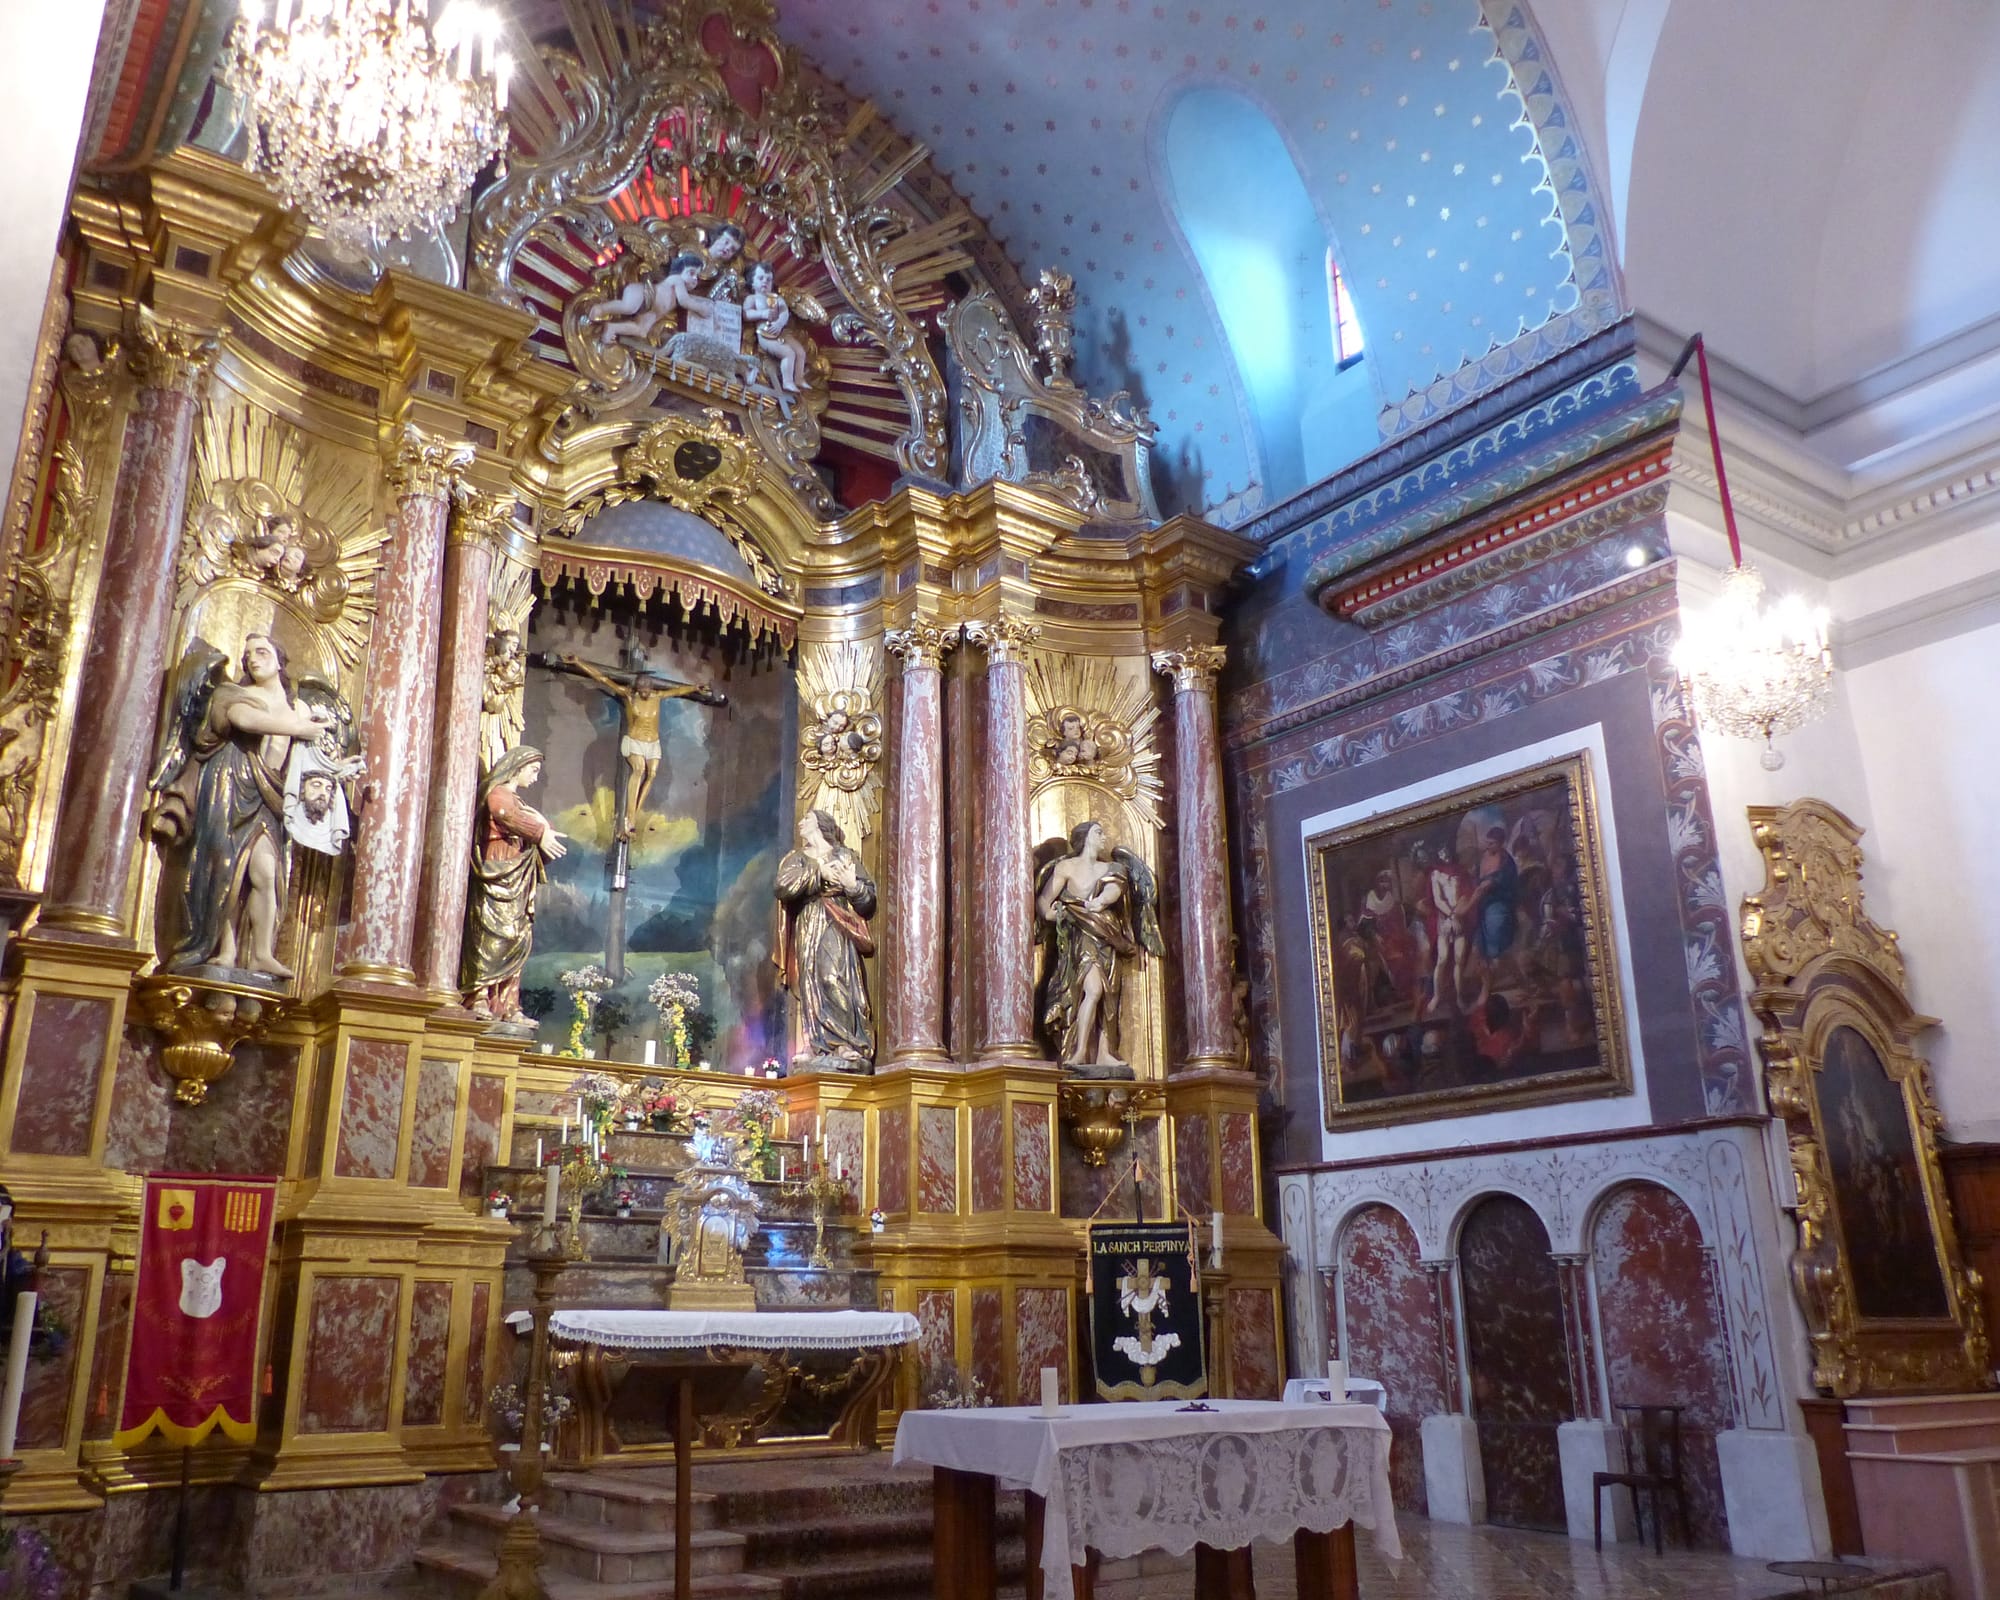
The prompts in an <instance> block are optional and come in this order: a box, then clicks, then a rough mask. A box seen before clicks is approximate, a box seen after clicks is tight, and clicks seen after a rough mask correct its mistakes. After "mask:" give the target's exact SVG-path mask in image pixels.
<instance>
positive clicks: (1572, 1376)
mask: <svg viewBox="0 0 2000 1600" xmlns="http://www.w3.org/2000/svg"><path fill="white" fill-rule="evenodd" d="M1554 1259H1555V1264H1556V1285H1557V1287H1558V1288H1559V1289H1560V1290H1561V1291H1562V1311H1563V1348H1564V1353H1565V1355H1566V1356H1567V1357H1568V1359H1569V1392H1570V1401H1571V1411H1572V1414H1573V1415H1574V1416H1576V1417H1579V1418H1582V1419H1584V1420H1586V1421H1587V1420H1589V1419H1591V1418H1594V1417H1596V1416H1597V1415H1598V1406H1597V1338H1596V1331H1595V1329H1594V1328H1593V1327H1592V1325H1591V1317H1590V1257H1589V1256H1583V1255H1560V1256H1556V1257H1555V1258H1554Z"/></svg>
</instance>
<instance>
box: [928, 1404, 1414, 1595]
mask: <svg viewBox="0 0 2000 1600" xmlns="http://www.w3.org/2000/svg"><path fill="white" fill-rule="evenodd" d="M1208 1404H1210V1405H1211V1406H1213V1407H1214V1408H1215V1409H1214V1410H1213V1411H1188V1410H1185V1409H1184V1408H1183V1407H1182V1405H1181V1404H1180V1402H1178V1401H1173V1400H1156V1401H1121V1402H1116V1403H1112V1404H1107V1405H1087V1406H1065V1407H1063V1409H1062V1411H1061V1412H1060V1414H1059V1415H1057V1416H1055V1417H1045V1416H1043V1415H1042V1414H1041V1412H1040V1410H1039V1409H1038V1408H1035V1407H1029V1406H1013V1407H994V1408H991V1409H983V1410H982V1409H969V1410H963V1411H905V1412H904V1413H903V1417H902V1421H901V1422H900V1423H899V1424H898V1425H897V1428H896V1455H895V1460H896V1464H897V1465H898V1466H901V1465H903V1464H904V1463H906V1462H907V1463H910V1464H912V1465H921V1466H930V1467H945V1468H948V1469H950V1470H952V1471H956V1472H980V1473H985V1474H987V1475H989V1476H991V1477H993V1478H997V1479H998V1480H999V1481H1000V1482H1001V1483H1003V1484H1005V1485H1006V1486H1007V1487H1008V1488H1010V1489H1026V1490H1028V1491H1029V1492H1030V1493H1033V1494H1037V1495H1040V1496H1041V1497H1042V1499H1043V1501H1044V1502H1045V1503H1046V1506H1047V1512H1046V1517H1045V1520H1044V1533H1043V1540H1042V1573H1043V1593H1044V1594H1046V1595H1049V1596H1051V1597H1055V1596H1061V1595H1068V1594H1071V1593H1072V1592H1073V1591H1072V1588H1071V1584H1070V1572H1069V1569H1070V1568H1071V1567H1072V1566H1081V1565H1083V1562H1084V1552H1085V1551H1086V1550H1095V1551H1097V1552H1098V1554H1099V1555H1101V1556H1104V1557H1106V1558H1107V1559H1110V1560H1114V1561H1116V1560H1122V1559H1123V1558H1125V1557H1127V1556H1136V1555H1138V1554H1139V1553H1140V1552H1141V1551H1145V1550H1165V1551H1168V1552H1169V1553H1171V1554H1174V1555H1185V1554H1187V1552H1188V1551H1190V1550H1192V1549H1193V1548H1194V1547H1195V1546H1196V1545H1197V1544H1206V1545H1208V1546H1210V1547H1211V1548H1214V1549H1218V1550H1233V1549H1238V1548H1240V1547H1242V1546H1243V1545H1246V1544H1249V1543H1251V1542H1252V1541H1253V1540H1256V1539H1289V1538H1290V1537H1291V1536H1292V1535H1293V1534H1294V1533H1296V1532H1298V1530H1299V1529H1301V1528H1308V1529H1311V1530H1312V1531H1313V1532H1315V1533H1329V1532H1331V1531H1332V1530H1333V1529H1335V1528H1338V1527H1339V1526H1341V1524H1343V1523H1346V1522H1352V1523H1354V1525H1355V1526H1356V1527H1361V1528H1367V1529H1368V1530H1370V1532H1372V1533H1373V1534H1374V1536H1375V1544H1376V1548H1377V1549H1379V1550H1380V1551H1381V1552H1382V1553H1383V1555H1385V1556H1387V1557H1388V1558H1389V1559H1390V1560H1399V1559H1400V1558H1401V1557H1402V1554H1403V1546H1402V1541H1401V1540H1400V1539H1398V1538H1397V1536H1396V1513H1395V1508H1394V1506H1393V1505H1392V1504H1391V1502H1390V1499H1389V1424H1388V1423H1387V1422H1386V1421H1385V1420H1384V1419H1383V1417H1382V1414H1381V1413H1380V1412H1379V1411H1377V1410H1376V1409H1375V1408H1374V1407H1373V1406H1372V1405H1369V1404H1367V1403H1365V1402H1363V1403H1360V1404H1349V1405H1329V1404H1327V1403H1325V1402H1324V1401H1315V1402H1311V1403H1308V1404H1306V1405H1284V1404H1282V1403H1280V1402H1276V1401H1269V1400H1212V1401H1209V1402H1208Z"/></svg>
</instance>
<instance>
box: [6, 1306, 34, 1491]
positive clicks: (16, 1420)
mask: <svg viewBox="0 0 2000 1600" xmlns="http://www.w3.org/2000/svg"><path fill="white" fill-rule="evenodd" d="M38 1298H39V1297H38V1296H36V1295H35V1294H34V1293H32V1292H31V1291H28V1290H23V1291H22V1292H21V1293H20V1294H19V1295H18V1296H16V1297H15V1300H14V1337H13V1339H12V1340H11V1341H10V1342H9V1343H8V1346H7V1387H6V1389H5V1391H3V1392H0V1461H12V1460H13V1459H14V1435H15V1434H16V1433H18V1432H19V1431H20V1428H21V1385H22V1384H24V1383H26V1382H27V1379H28V1340H29V1339H30V1338H31V1337H32V1336H33V1334H34V1331H35V1303H36V1300H37V1299H38Z"/></svg>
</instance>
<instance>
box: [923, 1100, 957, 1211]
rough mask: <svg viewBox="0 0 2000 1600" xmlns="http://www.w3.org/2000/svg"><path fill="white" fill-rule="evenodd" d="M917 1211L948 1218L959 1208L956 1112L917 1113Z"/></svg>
mask: <svg viewBox="0 0 2000 1600" xmlns="http://www.w3.org/2000/svg"><path fill="white" fill-rule="evenodd" d="M917 1209H918V1210H919V1211H929V1212H938V1213H943V1214H945V1215H949V1214H951V1213H952V1212H954V1211H956V1210H957V1209H958V1110H957V1108H956V1107H954V1106H920V1107H919V1108H918V1110H917Z"/></svg>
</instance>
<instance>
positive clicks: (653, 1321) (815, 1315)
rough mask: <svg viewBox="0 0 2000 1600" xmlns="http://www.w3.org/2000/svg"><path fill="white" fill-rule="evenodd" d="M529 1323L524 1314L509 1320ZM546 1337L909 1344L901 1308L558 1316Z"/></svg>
mask: <svg viewBox="0 0 2000 1600" xmlns="http://www.w3.org/2000/svg"><path fill="white" fill-rule="evenodd" d="M507 1322H508V1325H509V1326H510V1327H512V1328H515V1329H517V1330H521V1329H525V1328H528V1327H531V1326H532V1325H533V1319H532V1318H531V1317H530V1316H529V1315H528V1313H527V1312H525V1311H516V1312H514V1313H513V1314H512V1315H511V1316H509V1317H508V1318H507ZM549 1332H550V1333H552V1334H554V1335H555V1336H556V1337H557V1338H558V1339H567V1340H569V1341H570V1343H572V1344H594V1345H598V1346H600V1347H602V1348H604V1349H606V1350H879V1349H881V1348H882V1347H883V1346H885V1345H898V1344H915V1343H916V1340H917V1319H916V1318H915V1317H913V1316H911V1315H910V1313H909V1312H907V1311H558V1312H555V1313H554V1314H553V1315H552V1316H551V1317H550V1318H549Z"/></svg>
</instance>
